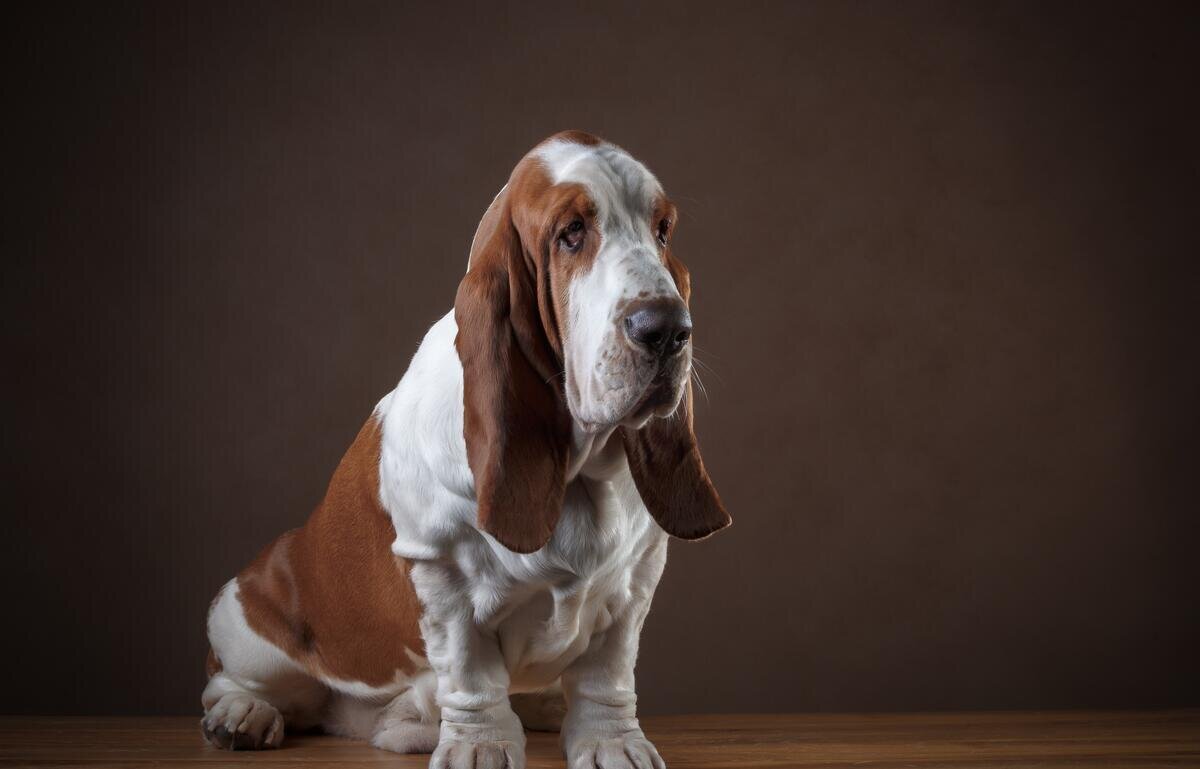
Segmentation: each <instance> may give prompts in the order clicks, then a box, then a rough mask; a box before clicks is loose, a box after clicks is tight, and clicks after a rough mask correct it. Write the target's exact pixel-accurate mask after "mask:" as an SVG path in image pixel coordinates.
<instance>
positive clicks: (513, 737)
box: [412, 564, 525, 769]
mask: <svg viewBox="0 0 1200 769" xmlns="http://www.w3.org/2000/svg"><path fill="white" fill-rule="evenodd" d="M412 577H413V584H414V586H416V588H417V593H418V594H419V595H420V598H421V602H422V603H423V604H424V605H425V613H424V615H423V616H422V618H421V634H422V635H423V636H424V639H425V654H426V657H427V658H428V660H429V664H430V665H431V666H432V667H433V670H434V672H435V673H437V681H438V687H437V702H438V705H439V707H440V708H441V711H442V724H441V732H440V735H439V739H438V746H437V748H436V749H435V750H434V752H433V757H432V758H431V759H430V761H429V766H430V769H476V767H478V769H523V768H524V766H525V732H524V731H523V730H522V728H521V721H520V719H518V718H517V715H516V713H514V712H513V710H512V707H511V706H510V705H509V701H508V683H509V681H508V669H507V667H506V666H505V664H504V658H503V657H502V656H501V654H500V645H499V642H498V640H497V638H496V636H495V635H494V634H493V633H491V632H489V631H488V630H487V629H486V628H483V627H480V626H479V625H478V624H477V623H476V621H475V610H474V606H473V605H472V603H471V599H470V595H469V593H468V592H467V591H466V590H464V589H463V585H464V584H466V581H465V580H464V579H463V577H462V575H461V574H458V573H457V571H456V570H455V569H454V568H453V567H452V566H444V565H441V564H421V565H419V566H417V565H414V566H413V572H412Z"/></svg>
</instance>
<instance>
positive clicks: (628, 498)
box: [473, 481, 666, 690]
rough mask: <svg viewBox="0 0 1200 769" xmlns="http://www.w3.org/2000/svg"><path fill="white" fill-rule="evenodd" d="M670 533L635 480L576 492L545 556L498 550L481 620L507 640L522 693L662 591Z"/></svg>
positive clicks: (486, 574)
mask: <svg viewBox="0 0 1200 769" xmlns="http://www.w3.org/2000/svg"><path fill="white" fill-rule="evenodd" d="M665 537H666V535H665V534H664V533H663V532H662V530H661V529H659V528H658V526H656V525H655V524H654V523H653V521H652V520H651V519H650V517H649V514H648V513H647V512H646V510H645V508H644V507H643V506H642V504H641V500H640V498H639V497H638V496H637V494H636V492H635V491H634V490H633V488H632V482H631V481H630V482H629V483H628V484H626V483H623V482H620V481H618V482H603V483H594V482H579V483H575V484H572V486H571V487H570V488H569V489H568V492H567V497H566V503H565V505H564V509H563V514H562V518H561V519H560V521H559V524H558V527H557V528H556V530H555V535H554V537H553V538H552V539H551V541H550V542H549V543H548V544H547V546H546V547H544V548H543V549H542V550H540V551H538V552H537V553H534V554H531V555H527V556H519V557H516V558H513V557H512V555H513V554H511V553H508V552H507V551H504V552H501V553H497V552H495V551H493V554H494V555H495V556H496V557H495V559H494V560H493V561H492V563H491V564H490V568H487V569H483V570H480V572H478V573H477V576H478V577H479V580H478V582H477V583H476V585H475V589H474V591H473V592H474V595H475V596H477V599H476V600H475V601H474V603H475V608H476V617H477V618H480V619H482V620H483V624H485V625H489V626H490V627H491V628H492V629H494V632H495V633H496V634H497V636H498V637H499V639H500V648H501V651H502V653H503V655H504V660H505V666H506V667H507V668H508V671H509V675H510V679H511V685H512V687H513V688H514V689H517V690H520V689H524V688H538V687H542V686H545V685H547V684H549V683H551V682H553V681H554V680H555V679H556V678H558V676H559V675H561V673H562V671H563V670H564V669H565V668H566V666H567V665H569V664H570V663H571V662H572V661H574V660H575V659H577V658H578V657H579V656H580V655H582V654H583V653H584V652H586V651H587V649H588V646H589V644H590V643H591V641H592V639H593V638H595V637H596V636H597V634H600V633H603V632H604V631H605V630H607V629H608V628H609V626H611V624H612V622H613V620H614V618H616V617H619V616H620V615H621V614H622V613H623V612H625V611H626V610H627V609H628V607H629V606H630V605H631V604H632V602H633V597H634V595H635V594H644V593H645V592H651V591H653V590H654V587H655V583H657V581H658V576H659V574H660V573H661V564H660V565H658V568H646V561H647V560H648V559H651V560H652V559H656V558H663V557H665V548H663V547H661V545H662V544H663V540H665Z"/></svg>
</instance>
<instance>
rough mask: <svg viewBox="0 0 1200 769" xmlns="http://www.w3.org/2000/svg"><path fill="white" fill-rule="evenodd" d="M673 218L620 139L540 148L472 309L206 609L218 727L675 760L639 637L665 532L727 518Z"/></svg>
mask: <svg viewBox="0 0 1200 769" xmlns="http://www.w3.org/2000/svg"><path fill="white" fill-rule="evenodd" d="M675 223H676V211H675V207H674V206H673V205H672V204H671V202H670V201H669V200H668V199H667V197H666V196H665V195H664V193H663V190H662V187H661V186H660V184H659V183H658V180H656V179H655V178H654V176H653V175H651V174H650V172H649V171H647V170H646V168H645V166H643V165H642V164H641V163H639V162H638V161H636V160H634V159H633V158H632V157H630V156H629V155H628V154H627V153H626V152H624V151H623V150H621V149H620V148H618V147H616V146H614V145H612V144H608V143H606V142H603V141H601V140H599V139H597V138H596V137H594V136H591V135H588V134H585V133H581V132H567V133H561V134H558V135H556V136H553V137H551V138H550V139H547V140H546V141H544V142H543V143H541V144H539V145H538V146H537V147H535V148H534V149H533V150H532V151H531V152H530V153H529V154H528V155H526V156H525V157H524V158H523V159H522V160H521V161H520V162H519V163H518V164H517V166H516V168H515V169H514V170H513V172H512V176H511V177H510V178H509V180H508V183H507V184H506V185H505V186H504V187H503V188H502V189H501V190H500V193H499V194H498V195H497V196H496V198H495V200H493V201H492V204H491V206H489V207H488V209H487V211H486V213H485V214H484V216H483V220H482V221H481V222H480V223H479V227H478V229H477V230H476V232H475V238H474V240H473V242H472V244H471V254H470V262H469V265H468V269H467V274H466V277H464V278H463V280H462V283H461V284H460V285H459V287H458V294H457V297H456V299H455V302H454V309H453V311H452V312H450V313H448V314H447V315H446V316H445V317H443V318H442V319H441V320H439V321H438V322H437V323H435V324H434V325H433V327H432V328H431V329H430V330H429V332H428V333H427V334H426V335H425V339H424V341H422V343H421V346H420V348H419V349H418V350H417V353H416V355H415V356H414V357H413V360H412V363H411V365H410V366H409V369H408V371H407V373H405V375H404V378H403V379H401V380H400V384H399V385H397V387H396V389H395V390H393V391H392V392H391V393H390V394H388V395H386V396H384V398H383V400H381V401H380V402H379V405H377V406H376V407H375V411H374V413H373V414H372V415H371V417H370V419H368V420H367V423H366V425H365V426H364V427H363V428H362V430H361V431H360V432H359V434H358V437H357V438H356V439H355V441H354V443H353V444H352V445H351V446H350V449H349V450H348V451H347V453H346V455H345V457H344V458H343V459H342V461H341V463H340V464H339V465H338V468H337V470H336V472H335V473H334V475H333V478H332V480H331V481H330V483H329V488H328V491H327V492H326V494H325V498H324V500H323V501H322V502H321V503H320V505H319V506H318V507H317V509H316V510H315V512H313V514H312V516H311V517H310V518H309V519H308V522H307V523H306V524H305V525H304V527H303V528H300V529H295V530H293V531H289V532H287V533H285V534H283V535H282V536H281V537H279V539H277V540H275V541H274V542H273V543H271V544H270V545H268V546H267V548H266V549H265V550H264V551H263V552H262V553H261V554H260V555H259V556H258V558H257V559H256V560H255V561H254V562H253V563H251V564H250V565H249V566H248V567H247V568H246V569H245V570H244V571H242V572H241V573H240V574H239V575H238V576H237V578H236V579H234V580H232V581H230V582H229V583H228V584H226V585H225V586H224V587H223V588H222V589H221V591H220V593H219V594H218V595H217V597H216V599H215V600H214V601H213V604H212V608H211V610H210V612H209V617H208V638H209V642H210V644H211V651H210V652H209V660H208V673H209V681H208V685H207V687H206V688H205V690H204V694H203V697H202V701H203V704H204V709H205V715H204V719H203V721H202V728H203V732H204V735H205V737H206V738H207V739H208V740H209V741H210V742H211V743H213V744H214V745H217V746H219V747H223V748H231V749H235V750H237V749H259V748H273V747H278V746H279V745H280V743H281V742H282V740H283V734H284V727H285V725H286V726H287V728H288V729H306V728H311V727H321V728H323V729H324V730H326V731H330V732H334V733H337V734H343V735H347V736H354V737H360V738H363V739H367V740H370V742H371V744H372V745H375V746H377V747H380V748H384V749H387V750H394V751H399V752H402V753H420V752H429V751H433V756H432V758H431V762H430V766H431V767H434V768H435V769H441V768H443V767H444V768H446V769H472V768H474V767H479V768H480V769H485V768H486V769H492V768H495V769H502V768H503V767H512V768H513V769H519V768H520V767H523V766H524V764H525V736H524V731H523V728H522V727H523V726H524V728H529V729H545V730H551V731H553V730H560V731H561V742H562V747H563V750H564V752H565V754H566V757H567V760H568V764H569V766H570V767H587V768H588V769H590V768H591V767H600V766H602V767H604V768H605V769H618V768H626V767H628V768H629V769H663V766H664V764H663V761H662V758H660V757H659V755H658V752H657V751H656V750H655V748H654V746H653V745H652V744H651V743H650V742H649V741H648V740H647V739H646V736H645V735H644V734H643V733H642V730H641V728H640V727H639V726H638V720H637V716H636V699H637V698H636V695H635V694H634V676H633V668H634V661H635V658H636V657H637V649H638V636H639V634H640V632H641V628H642V623H643V621H644V620H645V618H646V613H647V612H648V611H649V608H650V599H651V596H652V595H653V593H654V588H655V586H656V585H657V583H658V580H659V577H660V576H661V574H662V570H663V566H664V564H665V562H666V556H667V535H668V534H669V535H673V536H676V537H680V538H682V539H699V538H701V537H705V536H707V535H709V534H711V533H712V532H714V531H716V530H718V529H720V528H722V527H724V526H726V525H727V524H728V523H729V516H728V514H727V513H726V512H725V509H724V507H723V506H722V504H721V501H720V498H719V497H718V496H717V492H716V490H715V489H714V488H713V485H712V483H711V481H710V480H709V477H708V474H707V473H706V471H705V469H704V463H703V462H702V461H701V458H700V453H699V450H698V449H697V446H696V438H695V435H694V433H693V431H692V405H691V398H692V395H691V383H690V374H691V362H692V345H691V333H692V323H691V317H690V315H689V312H688V305H687V301H688V295H689V280H688V273H687V270H686V269H685V268H684V266H683V264H682V263H680V261H679V260H678V258H676V256H675V255H674V254H673V253H672V251H671V234H672V231H673V230H674V228H675Z"/></svg>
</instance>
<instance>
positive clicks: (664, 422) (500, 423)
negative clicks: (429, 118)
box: [454, 132, 729, 552]
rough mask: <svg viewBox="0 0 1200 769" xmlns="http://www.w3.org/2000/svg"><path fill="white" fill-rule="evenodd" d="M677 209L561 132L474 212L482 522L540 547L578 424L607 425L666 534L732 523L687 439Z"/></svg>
mask: <svg viewBox="0 0 1200 769" xmlns="http://www.w3.org/2000/svg"><path fill="white" fill-rule="evenodd" d="M675 221H676V211H675V206H674V205H673V204H672V203H671V202H670V200H668V199H667V197H666V195H665V194H664V193H663V190H662V187H661V185H660V184H659V183H658V180H657V179H655V178H654V176H653V175H652V174H651V173H650V172H649V171H648V170H646V168H645V166H643V165H642V164H641V163H639V162H638V161H636V160H634V159H633V158H632V157H630V156H629V155H628V154H627V153H626V152H624V151H623V150H621V149H620V148H618V147H615V146H613V145H611V144H608V143H605V142H602V141H600V140H599V139H597V138H595V137H594V136H590V135H588V134H584V133H579V132H568V133H563V134H558V135H556V136H554V137H551V138H550V139H548V140H547V141H545V142H543V143H542V144H540V145H538V146H537V147H536V148H534V150H533V151H532V152H530V153H529V154H528V155H526V156H525V157H524V158H523V159H522V160H521V162H520V163H518V164H517V166H516V168H515V169H514V170H513V173H512V176H511V177H510V178H509V181H508V184H507V185H505V187H504V189H502V190H501V191H500V194H499V195H497V196H496V199H495V200H494V201H493V202H492V205H491V206H490V207H489V208H488V210H487V212H486V213H485V214H484V217H483V220H482V221H481V222H480V224H479V229H478V230H477V231H476V233H475V239H474V242H473V243H472V247H471V260H470V265H469V268H468V270H467V275H466V277H465V278H464V279H463V281H462V284H461V285H460V286H459V290H458V297H457V299H456V301H455V313H454V314H455V320H456V321H457V324H458V339H457V341H456V345H457V348H458V353H459V357H460V359H461V360H462V364H463V385H464V433H465V438H466V443H467V454H468V459H469V462H470V465H471V471H472V473H473V474H474V476H475V489H476V495H477V498H478V504H479V525H480V527H481V528H483V529H484V530H485V531H487V532H489V533H490V534H492V535H493V536H494V537H496V539H497V540H499V541H500V542H501V543H502V544H504V545H505V546H506V547H508V548H510V549H512V550H515V551H518V552H532V551H533V550H537V549H538V548H540V547H541V546H542V545H544V544H545V543H546V541H547V540H548V539H549V538H550V535H551V534H552V533H553V530H554V524H555V522H556V521H557V519H558V514H559V511H560V510H561V507H562V501H563V493H564V486H565V482H566V475H567V465H568V460H569V456H568V454H569V447H570V444H571V438H572V432H573V431H577V432H578V433H580V434H589V433H594V434H599V435H601V436H603V435H607V434H609V433H611V432H612V431H613V430H614V429H616V430H617V431H618V432H619V434H620V437H621V440H622V441H623V442H624V446H625V451H626V456H627V458H628V461H629V466H630V470H631V472H632V473H633V477H634V480H635V483H636V485H637V488H638V491H639V493H640V494H641V496H642V499H643V501H644V502H645V503H646V506H647V508H648V509H649V510H650V512H651V513H652V514H653V515H654V517H655V518H656V520H657V521H658V522H659V524H660V525H661V526H662V527H663V528H664V529H665V530H666V531H667V532H668V533H670V534H673V535H675V536H679V537H682V538H685V539H696V538H699V537H703V536H706V535H708V534H710V533H712V532H713V531H716V530H717V529H720V528H722V527H724V526H725V525H727V524H728V523H729V516H728V514H727V513H726V512H725V509H724V507H722V505H721V502H720V498H719V497H718V496H717V493H716V490H715V489H714V488H713V486H712V483H711V481H710V480H709V478H708V474H707V473H706V472H705V470H704V464H703V462H702V461H701V459H700V453H699V450H698V449H697V447H696V438H695V435H694V433H693V431H692V424H691V418H692V412H691V388H690V373H691V360H692V345H691V332H692V322H691V316H690V314H689V312H688V306H687V301H688V296H689V291H690V287H689V280H688V272H687V270H686V268H684V266H683V264H682V263H681V262H680V261H679V260H678V259H677V258H676V257H675V255H674V254H673V253H672V252H671V235H672V232H673V231H674V228H675Z"/></svg>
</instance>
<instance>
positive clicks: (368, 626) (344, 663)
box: [237, 417, 424, 686]
mask: <svg viewBox="0 0 1200 769" xmlns="http://www.w3.org/2000/svg"><path fill="white" fill-rule="evenodd" d="M381 435H382V430H381V427H380V425H379V423H378V421H377V420H376V419H375V417H372V418H371V419H369V420H368V421H367V423H366V425H364V426H363V428H362V430H361V431H360V432H359V434H358V437H357V438H356V439H355V441H354V443H353V444H352V445H351V446H350V449H349V450H348V451H347V452H346V455H345V456H344V457H343V458H342V461H341V463H340V464H339V465H338V468H337V470H336V471H335V472H334V474H333V478H332V480H331V481H330V482H329V488H328V490H327V491H326V493H325V499H324V500H323V501H322V502H321V504H320V505H318V506H317V509H316V510H315V511H314V512H313V514H312V516H311V517H310V518H309V519H308V522H307V523H306V524H305V525H304V526H303V527H302V528H299V529H293V530H292V531H289V532H286V533H285V534H283V535H282V536H280V537H279V538H278V539H277V540H275V541H274V542H272V543H271V544H270V545H268V546H267V547H266V549H264V550H263V551H262V553H261V554H259V556H258V558H256V559H255V560H254V562H253V563H251V564H250V565H249V566H248V567H246V569H245V570H244V571H242V573H241V574H239V575H238V578H237V584H238V595H239V598H240V599H241V602H242V606H243V608H244V610H245V613H246V621H247V622H248V623H249V624H250V627H251V628H253V629H254V631H255V632H257V633H258V634H260V635H262V636H263V637H264V638H266V639H267V640H269V641H271V643H273V644H275V645H276V646H278V647H280V648H281V649H283V650H284V651H285V652H287V654H288V655H289V656H291V657H292V658H293V659H294V660H296V661H297V662H299V663H300V664H301V665H302V666H303V667H304V668H305V669H306V670H307V671H308V672H310V673H312V674H313V675H325V676H331V677H334V678H339V679H342V680H347V681H361V682H363V683H365V684H368V685H370V686H383V685H385V684H389V683H391V682H392V681H393V679H394V678H395V675H396V672H397V671H398V670H399V671H403V672H406V673H407V672H412V670H413V668H414V665H413V663H412V661H411V660H410V659H409V657H408V654H407V653H406V651H405V650H406V649H409V650H412V651H414V652H416V653H418V654H420V655H422V656H423V655H424V642H423V641H422V639H421V632H420V628H419V626H418V620H419V619H420V616H421V604H420V601H419V600H418V599H417V595H416V592H415V591H414V590H413V586H412V582H411V581H410V579H409V576H408V564H407V562H405V561H404V560H403V559H401V558H397V557H396V556H395V555H394V554H393V553H392V550H391V546H392V541H393V540H394V539H395V536H396V534H395V529H394V528H393V526H392V521H391V518H390V517H389V516H388V514H387V512H386V511H385V510H384V509H383V506H382V505H381V504H380V502H379V454H380V438H381Z"/></svg>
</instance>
